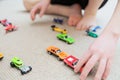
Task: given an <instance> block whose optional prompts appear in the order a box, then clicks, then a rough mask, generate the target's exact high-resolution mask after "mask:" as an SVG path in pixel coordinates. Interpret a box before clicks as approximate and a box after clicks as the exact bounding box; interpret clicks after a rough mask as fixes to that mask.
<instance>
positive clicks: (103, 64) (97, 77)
mask: <svg viewBox="0 0 120 80" xmlns="http://www.w3.org/2000/svg"><path fill="white" fill-rule="evenodd" d="M106 61H107V59H106V58H103V59H101V60H100V64H99V67H98V70H97V73H96V75H95V78H94V80H101V78H102V76H103V73H104V71H105V67H106Z"/></svg>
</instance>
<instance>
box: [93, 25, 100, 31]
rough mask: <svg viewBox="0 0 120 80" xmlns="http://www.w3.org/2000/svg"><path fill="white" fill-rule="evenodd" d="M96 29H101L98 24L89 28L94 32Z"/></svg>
mask: <svg viewBox="0 0 120 80" xmlns="http://www.w3.org/2000/svg"><path fill="white" fill-rule="evenodd" d="M98 29H101V27H100V26H95V27H92V28H91V30H92V31H93V32H96V31H97V30H98Z"/></svg>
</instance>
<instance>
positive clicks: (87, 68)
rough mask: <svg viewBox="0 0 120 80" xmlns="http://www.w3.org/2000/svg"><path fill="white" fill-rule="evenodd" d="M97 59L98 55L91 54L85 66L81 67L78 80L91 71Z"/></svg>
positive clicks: (84, 78) (81, 79)
mask: <svg viewBox="0 0 120 80" xmlns="http://www.w3.org/2000/svg"><path fill="white" fill-rule="evenodd" d="M98 60H99V55H93V56H92V57H91V58H90V59H89V61H88V62H87V63H86V65H85V67H84V68H83V71H82V73H81V76H80V80H86V77H87V75H88V74H89V72H90V71H91V69H92V68H93V67H94V65H95V64H96V63H97V61H98Z"/></svg>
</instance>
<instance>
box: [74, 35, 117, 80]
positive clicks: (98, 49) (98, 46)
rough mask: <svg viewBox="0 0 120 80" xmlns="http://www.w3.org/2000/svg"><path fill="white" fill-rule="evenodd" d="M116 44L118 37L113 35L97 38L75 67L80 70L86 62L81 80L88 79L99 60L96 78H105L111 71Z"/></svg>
mask: <svg viewBox="0 0 120 80" xmlns="http://www.w3.org/2000/svg"><path fill="white" fill-rule="evenodd" d="M116 45H117V38H116V37H115V36H113V35H110V34H104V35H101V36H100V37H99V38H97V39H96V41H95V42H94V43H93V44H92V45H91V46H90V47H89V49H88V51H87V52H86V53H85V54H84V56H82V57H81V58H80V60H79V62H78V64H77V65H76V68H75V69H74V71H75V72H79V71H80V68H81V67H82V66H83V64H85V63H86V65H85V67H84V68H83V71H82V73H81V75H80V80H86V77H87V75H88V74H89V72H90V71H91V69H92V68H93V67H94V66H95V64H96V63H97V62H99V66H98V70H97V73H96V75H95V77H94V80H101V79H104V80H105V79H106V78H107V76H108V75H109V72H110V67H111V64H112V59H113V55H114V53H115V48H116Z"/></svg>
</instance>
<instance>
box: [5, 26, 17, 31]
mask: <svg viewBox="0 0 120 80" xmlns="http://www.w3.org/2000/svg"><path fill="white" fill-rule="evenodd" d="M16 29H17V27H16V26H14V25H12V24H8V25H7V26H6V27H5V31H6V33H7V32H11V31H15V30H16Z"/></svg>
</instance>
